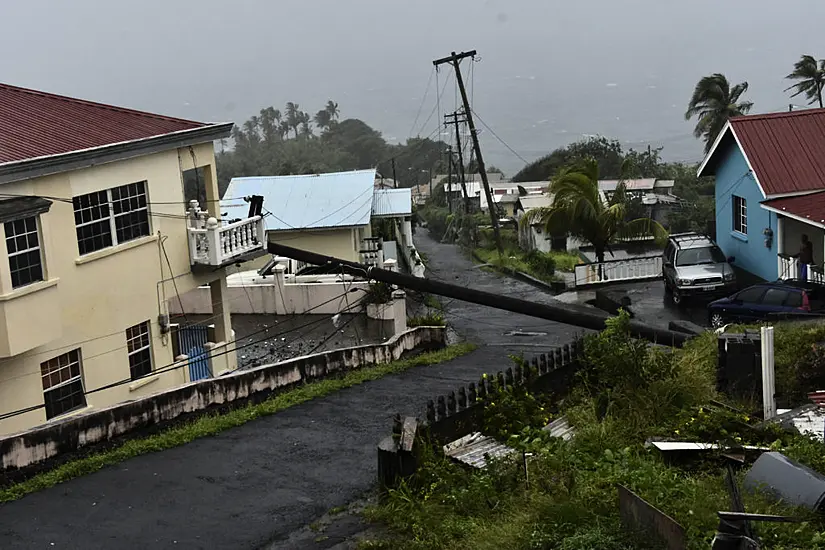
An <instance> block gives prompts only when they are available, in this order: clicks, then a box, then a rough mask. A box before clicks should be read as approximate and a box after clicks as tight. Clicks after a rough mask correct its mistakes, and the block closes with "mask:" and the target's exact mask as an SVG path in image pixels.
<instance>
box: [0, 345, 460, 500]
mask: <svg viewBox="0 0 825 550" xmlns="http://www.w3.org/2000/svg"><path fill="white" fill-rule="evenodd" d="M475 348H476V346H475V345H474V344H470V343H462V344H457V345H454V346H449V347H446V348H444V349H441V350H437V351H432V352H426V353H422V354H420V355H416V356H415V357H411V358H409V359H402V360H400V361H394V362H392V363H386V364H382V365H374V366H371V367H364V368H361V369H358V370H353V371H349V372H347V373H346V374H344V375H343V376H341V377H338V378H327V379H325V380H318V381H315V382H310V383H308V384H305V385H302V386H299V387H296V388H294V389H291V390H287V391H285V392H282V393H278V394H276V395H273V396H272V397H270V398H269V399H267V400H266V401H263V402H262V403H259V404H257V405H247V406H244V407H241V408H238V409H235V410H232V411H230V412H228V413H225V414H217V415H207V416H202V417H200V418H198V419H197V420H194V421H192V422H188V423H185V424H182V425H179V426H175V427H172V428H169V429H168V430H166V431H163V432H161V433H159V434H156V435H152V436H149V437H146V438H141V439H131V440H129V441H126V442H125V443H124V444H123V445H121V446H120V447H117V448H115V449H111V450H107V451H104V452H101V453H99V454H94V455H91V456H88V457H84V458H80V459H77V460H74V461H71V462H67V463H65V464H61V465H60V466H57V467H56V468H55V469H53V470H50V471H48V472H44V473H41V474H38V475H36V476H34V477H32V478H30V479H27V480H25V481H22V482H20V483H16V484H14V485H11V486H9V487H6V488H4V489H2V490H0V502H9V501H12V500H16V499H19V498H21V497H23V496H25V495H27V494H29V493H34V492H36V491H40V490H42V489H46V488H48V487H52V486H54V485H57V484H58V483H63V482H64V481H68V480H70V479H73V478H76V477H80V476H83V475H87V474H91V473H93V472H96V471H98V470H100V469H102V468H104V467H106V466H111V465H113V464H117V463H119V462H123V461H124V460H128V459H130V458H133V457H135V456H138V455H142V454H146V453H152V452H157V451H163V450H165V449H171V448H172V447H178V446H180V445H185V444H186V443H189V442H190V441H193V440H195V439H198V438H200V437H207V436H210V435H215V434H218V433H220V432H222V431H224V430H228V429H230V428H234V427H236V426H240V425H242V424H246V423H247V422H249V421H251V420H255V419H256V418H260V417H263V416H268V415H271V414H274V413H277V412H279V411H282V410H284V409H287V408H289V407H292V406H295V405H299V404H301V403H305V402H307V401H310V400H312V399H316V398H319V397H324V396H326V395H329V394H331V393H333V392H336V391H338V390H341V389H344V388H349V387H351V386H355V385H358V384H363V383H364V382H369V381H372V380H377V379H379V378H381V377H384V376H387V375H389V374H397V373H400V372H403V371H405V370H408V369H411V368H413V367H419V366H424V365H434V364H437V363H443V362H445V361H450V360H451V359H455V358H456V357H460V356H462V355H465V354H467V353H470V352H471V351H473V350H474V349H475Z"/></svg>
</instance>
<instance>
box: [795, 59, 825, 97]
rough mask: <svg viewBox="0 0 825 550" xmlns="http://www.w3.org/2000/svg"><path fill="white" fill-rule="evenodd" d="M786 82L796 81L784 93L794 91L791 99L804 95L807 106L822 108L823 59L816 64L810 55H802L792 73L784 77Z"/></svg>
mask: <svg viewBox="0 0 825 550" xmlns="http://www.w3.org/2000/svg"><path fill="white" fill-rule="evenodd" d="M785 78H787V79H788V80H798V81H799V82H797V83H796V84H794V85H793V86H790V87H789V88H786V89H785V91H786V92H787V91H789V90H796V92H795V93H793V94H791V97H796V96H798V95H800V94H805V97H806V98H807V99H808V105H813V104H814V103H819V107H820V108H822V88H823V87H825V59H821V60H820V61H819V62H818V63H817V61H816V59H814V57H813V56H812V55H803V56H802V57H801V58H800V59H799V61H797V62H796V63H795V64H794V66H793V72H792V73H791V74H789V75H788V76H786V77H785Z"/></svg>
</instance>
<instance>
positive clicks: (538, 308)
mask: <svg viewBox="0 0 825 550" xmlns="http://www.w3.org/2000/svg"><path fill="white" fill-rule="evenodd" d="M267 250H268V251H269V253H270V254H273V255H275V256H285V257H287V258H292V259H295V260H299V261H302V262H306V263H308V264H312V265H318V266H330V267H334V268H335V271H336V272H340V271H342V272H345V273H349V274H350V275H357V276H360V277H366V278H368V279H374V280H376V281H380V282H384V283H388V284H391V285H396V286H398V287H400V288H405V289H408V290H416V291H418V292H427V293H429V294H435V295H436V296H444V297H446V298H455V299H457V300H462V301H464V302H470V303H473V304H479V305H482V306H488V307H492V308H495V309H502V310H504V311H512V312H513V313H520V314H522V315H527V316H529V317H536V318H539V319H547V320H548V321H556V322H559V323H564V324H566V325H573V326H577V327H582V328H587V329H592V330H602V329H604V328H605V321H607V320H608V319H609V318H610V316H609V315H607V314H606V313H603V312H598V311H593V310H592V309H590V308H587V307H585V306H576V305H572V304H564V305H547V304H539V303H536V302H530V301H528V300H519V299H518V298H511V297H509V296H502V295H500V294H493V293H492V292H484V291H482V290H475V289H472V288H466V287H463V286H458V285H451V284H449V283H442V282H441V281H434V280H432V279H424V278H420V277H413V276H412V275H405V274H403V273H396V272H395V271H388V270H386V269H379V268H376V267H368V266H366V265H363V264H359V263H356V262H350V261H347V260H341V259H339V258H333V257H331V256H324V255H322V254H316V253H315V252H309V251H307V250H301V249H299V248H292V247H290V246H284V245H282V244H276V243H272V242H270V243H268V245H267ZM630 330H631V333H632V334H633V335H634V336H636V337H639V338H644V339H646V340H650V341H651V342H654V343H657V344H662V345H670V346H682V345H683V344H684V343H685V342H686V341H687V340H688V338H690V335H688V334H684V333H680V332H675V331H671V330H665V329H661V328H658V327H654V326H651V325H646V324H644V323H639V322H638V321H631V322H630Z"/></svg>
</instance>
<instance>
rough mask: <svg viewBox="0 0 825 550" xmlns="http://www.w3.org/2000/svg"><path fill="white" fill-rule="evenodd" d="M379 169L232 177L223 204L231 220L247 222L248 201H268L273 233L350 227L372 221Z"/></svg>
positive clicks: (267, 213) (268, 221)
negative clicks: (251, 198) (253, 197)
mask: <svg viewBox="0 0 825 550" xmlns="http://www.w3.org/2000/svg"><path fill="white" fill-rule="evenodd" d="M374 183H375V170H374V169H372V170H356V171H352V172H337V173H330V174H308V175H301V176H256V177H247V178H232V181H230V182H229V187H228V188H227V190H226V193H224V198H223V200H221V212H223V213H225V214H226V215H227V217H229V218H245V217H246V216H247V214H248V213H249V204H248V203H246V202H244V201H243V198H244V197H248V196H250V195H260V196H262V197H264V210H263V212H264V221H265V222H266V229H267V230H268V231H281V230H290V229H310V228H323V227H347V226H353V225H366V224H368V223H370V214H371V212H372V202H373V196H372V194H373V188H374V187H373V186H374Z"/></svg>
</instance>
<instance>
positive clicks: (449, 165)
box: [430, 145, 453, 214]
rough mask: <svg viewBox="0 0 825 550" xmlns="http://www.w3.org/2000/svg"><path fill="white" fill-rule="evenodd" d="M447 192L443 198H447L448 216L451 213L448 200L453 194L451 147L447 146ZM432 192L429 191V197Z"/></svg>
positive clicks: (451, 207)
mask: <svg viewBox="0 0 825 550" xmlns="http://www.w3.org/2000/svg"><path fill="white" fill-rule="evenodd" d="M447 155H448V156H447V192H446V193H445V194H444V196H445V197H446V198H447V208H449V209H450V214H452V213H453V201H451V200H450V193H452V192H453V146H452V145H448V146H447ZM432 194H433V192H432V191H430V196H432Z"/></svg>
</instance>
